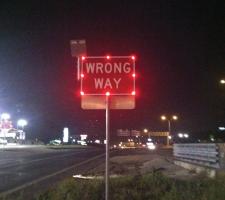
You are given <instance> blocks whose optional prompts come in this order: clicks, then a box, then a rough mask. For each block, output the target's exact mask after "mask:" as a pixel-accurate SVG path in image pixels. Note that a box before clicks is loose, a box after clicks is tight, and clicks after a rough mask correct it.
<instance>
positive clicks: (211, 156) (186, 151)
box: [173, 143, 220, 169]
mask: <svg viewBox="0 0 225 200" xmlns="http://www.w3.org/2000/svg"><path fill="white" fill-rule="evenodd" d="M173 155H174V157H175V159H177V160H180V161H184V162H189V163H193V164H197V165H201V166H207V167H212V168H217V169H218V168H220V164H219V149H218V147H217V145H216V144H211V143H209V144H207V143H204V144H198V143H193V144H192V143H191V144H174V147H173Z"/></svg>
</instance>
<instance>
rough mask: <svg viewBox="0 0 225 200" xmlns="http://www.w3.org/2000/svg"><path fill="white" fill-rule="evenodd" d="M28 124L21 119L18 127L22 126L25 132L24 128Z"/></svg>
mask: <svg viewBox="0 0 225 200" xmlns="http://www.w3.org/2000/svg"><path fill="white" fill-rule="evenodd" d="M27 124H28V123H27V120H25V119H19V120H18V121H17V126H20V127H21V128H22V130H23V128H24V126H27Z"/></svg>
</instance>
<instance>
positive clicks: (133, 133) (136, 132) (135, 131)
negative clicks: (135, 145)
mask: <svg viewBox="0 0 225 200" xmlns="http://www.w3.org/2000/svg"><path fill="white" fill-rule="evenodd" d="M131 136H141V131H137V130H131Z"/></svg>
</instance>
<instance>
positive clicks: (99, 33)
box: [0, 0, 225, 140]
mask: <svg viewBox="0 0 225 200" xmlns="http://www.w3.org/2000/svg"><path fill="white" fill-rule="evenodd" d="M208 2H210V3H207V1H181V0H171V1H163V0H158V1H147V0H146V1H128V0H127V1H125V0H120V1H116V0H113V1H76V0H74V1H47V0H46V1H22V0H21V1H1V3H0V112H9V113H10V114H11V116H12V119H13V120H14V121H15V120H17V119H18V118H20V117H24V118H26V119H28V121H29V126H28V127H27V135H28V137H30V138H32V137H33V138H35V137H37V138H40V139H44V140H46V139H49V138H55V137H58V136H59V135H60V134H61V133H62V129H63V127H65V126H68V127H69V128H70V132H71V134H80V133H87V134H99V135H102V134H104V127H105V121H104V120H105V118H104V117H105V113H104V111H99V110H98V111H95V110H94V111H93V110H92V111H90V110H89V111H88V110H82V109H81V106H80V97H79V95H78V93H79V84H78V82H77V81H76V65H75V64H76V61H75V59H74V58H72V57H71V52H70V40H72V39H85V40H86V43H87V51H88V55H90V56H105V55H106V54H110V55H123V56H126V55H132V54H135V55H136V56H137V68H136V70H137V87H138V91H139V94H138V95H137V99H136V109H135V110H125V111H124V110H123V111H121V110H116V111H115V110H114V111H112V112H111V130H112V132H111V134H115V130H116V129H118V128H123V129H125V128H128V129H140V130H141V129H143V128H148V129H149V130H166V128H167V124H166V123H165V122H162V121H160V115H162V114H167V115H172V114H177V115H178V116H179V120H178V121H177V122H174V123H173V124H172V129H173V131H174V132H176V131H186V132H189V133H190V134H192V135H194V134H202V133H204V132H208V131H215V130H216V129H217V127H218V126H225V87H224V86H221V85H219V80H220V79H221V78H225V4H224V3H220V2H222V1H208Z"/></svg>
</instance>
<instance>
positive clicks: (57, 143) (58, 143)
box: [49, 140, 62, 145]
mask: <svg viewBox="0 0 225 200" xmlns="http://www.w3.org/2000/svg"><path fill="white" fill-rule="evenodd" d="M61 143H62V142H61V140H51V141H50V142H49V144H50V145H60V144H61Z"/></svg>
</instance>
